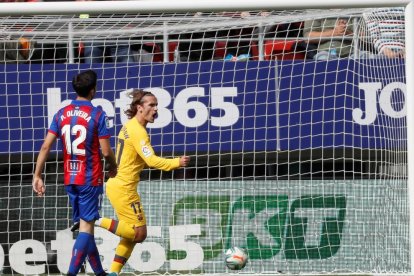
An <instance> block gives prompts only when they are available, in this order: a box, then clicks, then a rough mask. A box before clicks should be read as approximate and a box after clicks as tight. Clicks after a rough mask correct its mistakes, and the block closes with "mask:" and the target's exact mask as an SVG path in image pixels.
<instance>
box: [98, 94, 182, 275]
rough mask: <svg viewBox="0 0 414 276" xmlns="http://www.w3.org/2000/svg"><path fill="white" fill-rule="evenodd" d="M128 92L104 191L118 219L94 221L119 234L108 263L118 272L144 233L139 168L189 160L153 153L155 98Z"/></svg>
mask: <svg viewBox="0 0 414 276" xmlns="http://www.w3.org/2000/svg"><path fill="white" fill-rule="evenodd" d="M130 96H131V97H132V102H131V104H130V108H129V109H128V110H127V111H126V112H125V113H126V114H127V116H128V118H129V119H130V120H129V121H128V122H127V123H126V124H125V125H124V126H123V127H122V129H121V131H120V132H119V135H118V141H117V149H116V158H117V163H118V174H117V175H116V177H114V178H110V179H109V180H108V182H107V184H106V195H107V197H108V198H109V200H110V202H111V205H112V206H113V207H114V209H115V212H116V215H117V217H118V220H114V219H110V218H101V219H99V220H97V221H96V224H97V225H98V226H100V227H102V228H105V229H107V230H109V231H111V232H112V233H114V234H116V235H118V236H120V237H121V240H120V242H119V244H118V246H117V248H116V252H115V257H114V260H113V262H112V264H111V268H110V271H111V272H112V273H113V272H115V273H120V271H121V269H122V267H123V266H124V264H125V263H126V261H127V260H128V258H129V257H130V256H131V253H132V250H133V249H134V246H135V244H136V243H141V242H143V241H144V240H145V238H146V237H147V225H146V224H147V223H146V218H145V213H144V210H143V206H142V204H141V199H140V196H139V194H138V191H137V188H138V182H139V180H140V173H141V172H142V170H143V169H144V168H145V167H147V166H148V167H151V168H157V169H160V170H165V171H170V170H173V169H178V168H180V167H186V166H187V165H188V163H189V161H190V157H188V156H181V157H179V158H171V159H169V158H161V157H158V156H157V155H156V154H155V153H154V150H153V148H152V146H151V143H150V139H149V136H148V133H147V130H146V128H145V127H146V125H147V124H148V123H152V122H154V120H155V119H156V118H157V115H158V113H157V112H158V107H157V105H158V101H157V98H156V97H155V96H154V95H153V94H152V93H151V92H146V91H143V90H139V89H135V90H134V91H132V92H131V94H130Z"/></svg>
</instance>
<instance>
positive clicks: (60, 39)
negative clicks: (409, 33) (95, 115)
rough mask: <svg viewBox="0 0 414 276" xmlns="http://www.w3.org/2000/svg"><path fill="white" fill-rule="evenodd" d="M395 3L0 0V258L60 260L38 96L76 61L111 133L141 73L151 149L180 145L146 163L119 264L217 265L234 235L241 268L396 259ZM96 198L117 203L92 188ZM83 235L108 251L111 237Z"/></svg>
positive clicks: (63, 242) (59, 83) (198, 269)
mask: <svg viewBox="0 0 414 276" xmlns="http://www.w3.org/2000/svg"><path fill="white" fill-rule="evenodd" d="M403 12H404V9H403V8H387V9H340V10H339V9H335V10H291V11H278V10H268V11H259V10H257V11H248V12H247V11H239V12H225V11H223V12H214V13H212V12H203V13H163V14H126V15H125V14H112V15H108V14H89V15H88V14H82V15H79V14H76V15H65V16H62V15H59V16H51V15H48V16H39V15H37V16H19V17H2V18H0V30H1V35H0V36H1V37H0V38H1V41H0V57H1V58H3V60H2V62H3V63H4V64H1V65H0V91H1V93H0V106H1V109H2V110H3V112H2V115H1V117H2V121H3V123H1V124H0V137H1V138H0V158H1V163H0V169H1V172H2V173H1V174H0V180H1V183H2V184H1V185H0V195H1V197H0V219H1V221H2V223H1V224H0V242H1V249H2V251H0V253H3V254H0V257H1V258H0V264H1V261H2V260H4V262H3V265H2V266H1V268H2V272H3V274H43V273H45V274H54V273H66V272H67V269H68V265H69V260H70V250H69V248H71V247H72V245H73V234H72V233H71V232H70V230H69V229H68V228H69V227H70V225H71V224H72V221H71V209H70V206H69V202H68V200H67V196H66V194H65V192H64V189H63V185H62V179H63V166H62V156H61V154H60V148H61V144H60V142H58V143H57V145H56V147H55V148H54V150H53V151H52V153H51V155H50V156H49V160H48V162H47V164H46V167H45V174H44V177H45V181H46V186H47V191H46V196H45V198H36V197H34V196H33V192H32V187H31V178H32V172H33V170H34V162H35V160H36V156H37V153H38V150H39V149H40V146H41V144H42V141H43V138H44V136H45V133H46V131H47V128H48V126H49V124H50V120H51V119H52V116H53V114H54V113H55V112H56V111H57V110H58V109H59V108H60V107H61V106H63V105H65V104H67V103H68V102H70V100H71V99H73V98H75V93H74V90H73V88H72V86H71V80H72V77H73V76H74V75H75V74H77V73H78V72H79V71H82V70H86V69H90V68H91V69H94V70H95V71H96V72H97V73H98V76H99V80H98V93H97V95H96V98H95V99H94V100H93V104H94V105H99V106H101V107H102V108H103V110H104V111H105V112H106V113H107V115H108V117H109V124H110V126H111V128H110V129H111V134H112V138H111V143H112V145H113V146H114V145H115V137H116V136H117V134H118V132H119V130H120V128H121V126H122V124H123V123H125V122H126V120H127V118H126V116H125V114H124V113H123V111H124V110H125V109H126V107H127V106H128V104H129V101H130V99H129V98H128V97H127V93H128V92H129V91H130V90H131V89H133V88H144V89H146V90H149V91H152V92H153V93H154V94H155V95H156V96H157V98H158V103H159V105H158V109H159V117H158V119H157V120H156V121H155V123H154V124H150V125H148V131H149V134H150V137H151V141H152V144H153V146H154V149H155V151H156V153H157V154H158V155H160V156H162V157H172V156H180V155H182V154H187V155H190V156H191V157H192V161H191V164H190V166H189V167H188V168H185V169H180V170H177V171H174V172H161V171H158V170H155V169H147V170H145V171H144V172H143V175H142V177H141V179H142V181H141V183H140V184H139V192H140V194H141V198H142V202H143V206H144V210H145V212H146V216H147V221H148V226H149V231H148V238H147V240H146V242H145V243H143V244H138V245H137V246H136V247H135V250H134V253H133V255H132V256H131V258H130V260H129V261H128V263H127V265H126V266H125V268H124V271H125V272H130V273H134V274H139V273H142V272H147V273H157V274H172V273H176V272H179V273H205V274H220V273H225V272H230V271H229V270H228V268H226V265H225V262H224V260H223V258H224V255H223V253H224V251H225V250H226V249H227V248H229V247H232V246H238V247H243V248H245V249H246V250H247V253H248V255H249V261H248V264H247V266H246V267H245V268H244V269H243V270H241V272H240V273H248V274H276V273H288V274H289V273H290V274H300V273H302V274H321V273H327V274H335V273H336V274H337V273H342V274H344V273H368V274H370V273H374V274H379V273H383V274H389V273H407V272H409V271H410V265H409V236H408V215H409V210H408V198H407V179H406V173H407V171H406V163H407V160H406V159H407V145H406V120H405V114H406V104H405V93H406V90H405V78H406V76H405V68H404V51H405V49H404V41H405V39H404V35H403V34H404V23H403V21H404V17H403ZM102 215H103V216H109V217H114V216H115V214H114V211H113V209H112V207H111V206H110V204H109V202H108V201H107V200H106V199H105V200H104V205H103V210H102ZM96 236H97V237H98V238H99V239H98V240H99V242H98V248H99V251H100V254H101V255H102V262H103V264H104V267H105V268H108V267H109V266H110V263H111V261H112V259H113V256H114V248H115V246H116V244H117V237H115V236H114V235H112V234H110V233H109V232H107V231H105V230H102V229H99V228H97V229H96ZM28 248H30V249H28ZM31 252H33V253H31ZM22 260H25V261H22ZM85 269H86V271H88V272H90V271H91V270H90V268H89V267H86V268H85Z"/></svg>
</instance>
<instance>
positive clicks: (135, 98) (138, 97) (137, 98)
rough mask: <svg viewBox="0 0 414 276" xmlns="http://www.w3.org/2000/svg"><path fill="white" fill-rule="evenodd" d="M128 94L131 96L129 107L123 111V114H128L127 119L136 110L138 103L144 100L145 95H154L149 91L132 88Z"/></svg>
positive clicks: (132, 115) (135, 112)
mask: <svg viewBox="0 0 414 276" xmlns="http://www.w3.org/2000/svg"><path fill="white" fill-rule="evenodd" d="M128 96H129V97H130V98H132V101H131V104H130V105H129V109H127V110H126V111H125V114H126V115H127V116H128V118H129V119H131V118H133V117H134V116H135V115H136V114H137V112H138V105H141V104H142V103H143V102H144V101H143V99H144V97H145V96H153V97H155V96H154V94H152V93H151V92H149V91H145V90H143V89H134V90H132V91H131V92H130V93H129V94H128Z"/></svg>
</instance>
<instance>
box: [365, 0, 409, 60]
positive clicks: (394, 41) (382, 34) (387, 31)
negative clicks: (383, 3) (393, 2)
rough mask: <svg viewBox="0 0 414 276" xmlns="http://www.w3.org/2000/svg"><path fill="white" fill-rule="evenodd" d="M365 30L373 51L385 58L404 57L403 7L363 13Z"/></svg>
mask: <svg viewBox="0 0 414 276" xmlns="http://www.w3.org/2000/svg"><path fill="white" fill-rule="evenodd" d="M363 18H364V23H365V28H364V29H365V30H366V33H367V34H368V38H369V41H370V42H371V43H372V45H373V48H374V51H375V53H377V54H378V55H380V56H382V57H387V58H404V57H405V41H404V33H405V21H404V9H403V8H387V9H380V10H377V11H373V12H369V13H364V15H363Z"/></svg>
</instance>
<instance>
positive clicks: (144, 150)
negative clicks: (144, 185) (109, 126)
mask: <svg viewBox="0 0 414 276" xmlns="http://www.w3.org/2000/svg"><path fill="white" fill-rule="evenodd" d="M116 159H117V163H118V173H117V175H116V177H115V178H110V179H109V180H108V183H109V182H112V181H114V182H116V183H117V185H121V186H124V188H127V189H128V190H135V191H136V188H137V185H138V182H139V179H140V174H141V172H142V170H143V169H144V168H145V167H146V166H148V167H150V168H156V169H159V170H163V171H170V170H174V169H177V168H179V167H180V158H174V159H167V158H162V157H159V156H157V155H156V154H155V153H154V150H153V148H152V146H151V142H150V139H149V136H148V132H147V130H146V129H145V127H144V126H142V125H141V124H140V123H139V122H138V120H137V119H136V118H132V119H130V120H129V121H128V122H127V123H126V124H125V125H124V126H123V127H122V129H121V131H120V132H119V135H118V141H117V146H116Z"/></svg>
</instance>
